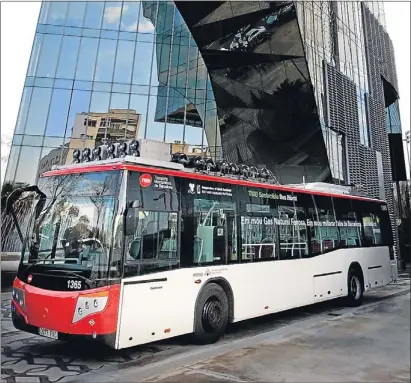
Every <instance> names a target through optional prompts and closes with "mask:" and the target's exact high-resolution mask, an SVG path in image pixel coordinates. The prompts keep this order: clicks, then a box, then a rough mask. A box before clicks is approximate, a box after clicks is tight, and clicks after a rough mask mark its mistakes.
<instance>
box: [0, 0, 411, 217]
mask: <svg viewBox="0 0 411 383" xmlns="http://www.w3.org/2000/svg"><path fill="white" fill-rule="evenodd" d="M397 99H398V84H397V77H396V73H395V59H394V51H393V47H392V43H391V40H390V38H389V36H388V34H387V32H386V31H385V20H384V10H383V6H382V4H381V3H379V2H368V1H367V2H339V1H336V2H328V1H296V2H289V1H258V2H246V1H239V2H210V1H204V2H190V1H175V2H172V1H139V2H98V1H93V2H44V3H43V4H42V7H41V11H40V16H39V20H38V25H37V30H36V35H35V38H34V44H33V49H32V53H31V58H30V63H29V66H28V71H27V78H26V82H25V86H24V90H23V95H22V100H21V107H20V111H19V115H18V120H17V123H16V128H15V132H14V137H13V143H12V148H11V152H10V158H9V163H8V167H7V172H6V176H5V181H10V182H14V183H19V184H20V183H24V184H26V183H35V182H36V181H37V179H38V176H39V175H40V174H41V173H42V172H44V171H46V170H49V169H50V168H51V167H52V165H54V164H67V163H71V161H72V153H73V150H74V149H76V148H84V147H90V148H92V147H94V146H95V145H98V144H101V143H103V142H112V141H119V140H123V139H131V138H147V139H153V140H159V141H164V142H168V143H170V144H171V150H172V151H174V152H176V151H180V152H181V151H182V152H185V153H187V154H188V155H202V156H211V157H214V158H220V157H223V158H225V159H227V160H228V161H233V162H237V163H247V164H253V165H257V166H267V167H269V168H270V169H271V170H272V171H273V172H274V174H275V175H276V177H277V179H278V180H279V182H281V183H301V182H302V181H303V180H305V181H306V182H310V181H326V182H334V183H338V184H349V185H355V187H356V189H357V192H358V193H361V194H363V195H367V196H370V197H377V198H384V199H387V200H388V202H389V204H390V208H391V210H392V209H393V205H392V200H393V196H392V182H393V181H395V180H401V179H402V178H404V177H405V164H404V159H403V157H402V159H401V151H402V141H401V140H398V137H399V135H400V134H401V122H400V119H399V109H398V102H397ZM394 149H395V150H394ZM393 164H395V171H394V170H393V169H394V167H393Z"/></svg>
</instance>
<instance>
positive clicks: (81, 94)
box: [65, 90, 91, 138]
mask: <svg viewBox="0 0 411 383" xmlns="http://www.w3.org/2000/svg"><path fill="white" fill-rule="evenodd" d="M90 97H91V92H89V91H81V90H74V91H73V94H72V96H71V103H70V111H69V117H68V121H67V127H66V134H65V137H67V138H70V137H71V135H72V133H73V130H75V129H74V128H75V121H76V118H77V116H78V114H84V115H85V116H86V117H87V113H88V110H89V103H90Z"/></svg>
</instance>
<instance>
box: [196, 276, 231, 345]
mask: <svg viewBox="0 0 411 383" xmlns="http://www.w3.org/2000/svg"><path fill="white" fill-rule="evenodd" d="M228 311H229V307H228V298H227V295H226V293H225V291H224V289H223V288H222V287H221V286H220V285H218V284H216V283H209V284H207V285H206V286H205V287H204V288H203V289H202V290H201V292H200V296H199V297H198V299H197V303H196V307H195V320H194V341H195V343H197V344H211V343H215V342H217V341H218V340H219V339H220V338H221V336H222V335H223V334H224V331H225V329H226V327H227V323H228Z"/></svg>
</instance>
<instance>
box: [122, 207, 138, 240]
mask: <svg viewBox="0 0 411 383" xmlns="http://www.w3.org/2000/svg"><path fill="white" fill-rule="evenodd" d="M136 212H137V210H136V209H135V208H133V207H130V208H128V209H127V213H126V220H125V230H124V234H125V235H134V234H135V232H136V230H137V214H136Z"/></svg>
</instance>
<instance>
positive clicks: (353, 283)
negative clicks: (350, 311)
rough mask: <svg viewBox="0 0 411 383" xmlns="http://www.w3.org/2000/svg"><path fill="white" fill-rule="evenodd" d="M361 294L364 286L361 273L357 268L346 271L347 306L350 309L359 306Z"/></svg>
mask: <svg viewBox="0 0 411 383" xmlns="http://www.w3.org/2000/svg"><path fill="white" fill-rule="evenodd" d="M363 294H364V286H363V283H362V273H361V271H360V270H358V268H351V269H350V270H349V271H348V295H347V297H346V302H347V305H348V306H350V307H358V306H361V303H362V298H363Z"/></svg>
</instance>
